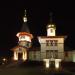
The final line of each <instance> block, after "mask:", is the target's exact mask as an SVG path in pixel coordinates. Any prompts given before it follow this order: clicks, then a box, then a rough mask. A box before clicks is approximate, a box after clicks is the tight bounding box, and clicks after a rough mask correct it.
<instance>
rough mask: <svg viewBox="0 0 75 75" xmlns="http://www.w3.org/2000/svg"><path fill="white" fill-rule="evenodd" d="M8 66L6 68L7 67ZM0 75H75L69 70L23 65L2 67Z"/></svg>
mask: <svg viewBox="0 0 75 75" xmlns="http://www.w3.org/2000/svg"><path fill="white" fill-rule="evenodd" d="M5 66H6V67H5ZM0 75H75V72H71V71H69V70H67V69H58V70H56V69H51V68H49V69H47V68H45V66H39V65H37V66H34V65H28V64H22V65H15V66H10V65H8V66H7V65H3V66H0Z"/></svg>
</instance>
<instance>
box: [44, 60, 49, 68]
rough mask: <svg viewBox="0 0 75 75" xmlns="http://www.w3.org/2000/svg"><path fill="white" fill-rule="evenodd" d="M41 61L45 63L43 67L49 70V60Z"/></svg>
mask: <svg viewBox="0 0 75 75" xmlns="http://www.w3.org/2000/svg"><path fill="white" fill-rule="evenodd" d="M43 61H44V62H45V67H46V68H49V59H44V60H43Z"/></svg>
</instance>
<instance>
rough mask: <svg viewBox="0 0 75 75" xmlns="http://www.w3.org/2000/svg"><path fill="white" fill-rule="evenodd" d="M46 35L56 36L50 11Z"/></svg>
mask: <svg viewBox="0 0 75 75" xmlns="http://www.w3.org/2000/svg"><path fill="white" fill-rule="evenodd" d="M47 36H56V27H55V25H54V24H53V23H52V13H50V24H48V25H47Z"/></svg>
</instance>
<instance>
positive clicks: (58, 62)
mask: <svg viewBox="0 0 75 75" xmlns="http://www.w3.org/2000/svg"><path fill="white" fill-rule="evenodd" d="M60 62H61V59H55V68H56V69H58V68H59V67H60Z"/></svg>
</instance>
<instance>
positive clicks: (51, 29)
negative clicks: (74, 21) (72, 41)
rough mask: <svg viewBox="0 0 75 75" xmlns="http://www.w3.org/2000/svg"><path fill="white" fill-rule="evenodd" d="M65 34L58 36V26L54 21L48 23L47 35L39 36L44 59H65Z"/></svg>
mask: <svg viewBox="0 0 75 75" xmlns="http://www.w3.org/2000/svg"><path fill="white" fill-rule="evenodd" d="M65 38H66V37H65V36H56V26H55V25H54V24H53V23H52V19H51V21H50V23H49V24H48V25H47V36H38V40H39V43H40V45H41V53H42V54H41V57H42V59H44V58H46V59H51V58H54V59H64V40H65Z"/></svg>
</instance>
